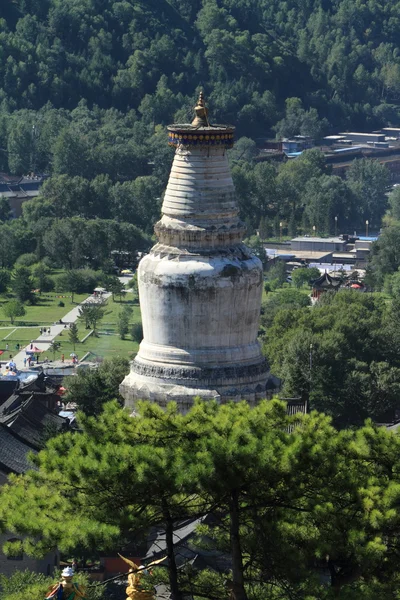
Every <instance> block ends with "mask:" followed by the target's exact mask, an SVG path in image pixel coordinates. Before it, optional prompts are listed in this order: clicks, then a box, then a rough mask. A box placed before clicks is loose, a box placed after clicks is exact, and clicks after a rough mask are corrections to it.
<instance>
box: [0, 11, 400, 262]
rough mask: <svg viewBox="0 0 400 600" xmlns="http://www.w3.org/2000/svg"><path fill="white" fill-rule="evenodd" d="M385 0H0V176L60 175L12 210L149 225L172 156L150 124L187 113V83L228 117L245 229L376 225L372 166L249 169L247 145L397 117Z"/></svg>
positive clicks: (379, 206) (399, 67)
mask: <svg viewBox="0 0 400 600" xmlns="http://www.w3.org/2000/svg"><path fill="white" fill-rule="evenodd" d="M398 8H399V5H398V3H395V2H394V1H392V2H387V3H385V4H383V5H380V4H378V3H375V2H368V3H366V2H350V1H349V0H341V1H336V2H329V3H328V2H326V1H325V0H314V1H313V0H307V1H303V2H277V1H276V0H272V1H270V2H268V3H266V2H262V1H261V0H251V1H250V0H218V1H217V0H195V1H190V2H189V1H188V0H170V1H169V2H168V1H167V0H158V1H155V0H147V1H146V2H144V1H143V0H142V1H139V0H125V1H121V2H116V1H114V0H84V1H83V0H82V1H80V2H77V1H76V0H63V1H61V0H14V1H11V0H6V1H5V2H3V3H2V4H1V7H0V56H1V58H2V60H0V150H1V152H0V171H7V172H10V173H14V174H23V173H27V172H28V171H35V172H46V173H49V174H51V175H52V176H54V177H57V176H62V175H66V176H68V178H75V179H74V180H73V182H72V181H71V182H69V181H68V182H66V180H62V179H59V178H57V179H55V180H54V181H52V182H49V185H48V187H47V188H46V189H45V190H44V193H43V197H42V199H41V200H40V202H38V203H35V204H34V206H32V208H31V210H27V212H26V214H25V218H26V221H27V222H29V223H30V224H32V223H33V222H37V221H38V220H39V219H43V218H47V219H57V218H72V217H82V218H84V219H93V218H95V217H101V218H105V219H117V220H119V221H121V222H129V223H131V224H132V225H135V226H137V227H138V228H140V229H141V230H143V231H146V232H147V233H150V232H151V231H152V226H153V223H154V221H155V220H156V219H157V216H158V214H159V207H160V201H161V197H162V191H163V189H164V188H165V185H166V182H167V177H168V172H169V168H170V163H171V159H172V155H171V150H170V149H169V148H168V146H167V144H166V140H165V134H164V126H165V125H166V124H168V123H169V122H172V121H174V120H175V121H187V120H188V119H190V118H191V112H192V106H193V103H194V98H195V96H196V94H197V92H198V90H199V89H200V88H202V89H204V91H205V93H206V97H207V101H208V104H209V107H210V115H211V116H212V120H213V121H214V122H218V121H222V122H231V123H233V124H234V125H235V126H236V127H237V133H238V138H239V139H240V138H242V139H241V143H239V144H238V149H237V150H236V151H233V153H232V159H231V162H232V167H233V176H234V182H235V185H236V187H237V190H238V199H239V204H240V206H241V211H242V217H243V218H244V219H245V220H246V223H247V225H248V226H249V229H250V233H253V232H254V231H255V230H256V229H259V230H261V231H262V234H265V235H272V234H274V233H275V234H276V231H277V228H278V227H279V222H280V221H281V220H283V221H284V233H288V234H294V233H296V232H297V231H304V232H306V231H308V229H310V228H311V226H312V225H315V226H316V228H317V231H318V232H320V233H332V232H333V229H334V227H335V223H334V217H335V216H337V215H338V214H339V215H340V219H341V222H340V223H339V228H340V229H341V230H342V231H352V230H353V229H354V228H357V227H358V228H359V227H361V226H362V224H363V223H365V219H368V220H369V222H370V223H371V226H373V227H375V228H376V229H377V228H378V227H379V226H380V221H381V217H382V215H383V214H384V211H385V209H386V204H387V202H386V198H385V196H384V191H385V187H386V184H387V176H385V174H384V173H383V172H379V169H375V172H372V171H373V168H372V167H371V168H368V166H365V165H364V166H362V165H361V166H359V167H358V169H357V168H355V169H353V172H352V173H350V176H349V179H348V181H347V182H345V183H341V182H340V181H339V180H338V179H337V178H333V177H332V176H331V174H330V172H329V170H328V169H327V168H326V167H325V166H324V165H323V164H322V157H320V158H318V157H315V156H314V157H313V158H312V159H311V157H308V158H307V159H306V160H305V161H304V162H302V163H301V164H297V165H296V166H295V165H292V166H290V165H283V166H282V167H279V168H277V167H275V166H274V165H269V164H262V165H258V164H256V162H255V160H254V159H255V153H256V149H255V143H254V141H252V139H254V138H256V137H259V136H260V135H272V136H274V135H275V134H276V135H292V134H296V133H303V134H311V135H313V136H315V137H316V138H318V136H319V135H321V134H322V133H324V132H327V131H334V130H337V129H342V128H345V127H351V128H353V129H354V128H364V127H369V128H371V127H378V126H380V125H383V124H385V125H386V124H388V123H391V124H393V125H398V124H400V119H399V114H398V113H399V111H398V106H397V102H398V100H399V94H400V57H399V56H398V50H397V46H398V45H399V44H398V37H399V35H400V34H399V33H398V31H399V21H400V17H399V16H398ZM244 136H246V137H245V138H244ZM296 162H298V161H296ZM367 171H368V172H367ZM105 174H107V177H105ZM79 178H80V179H79ZM368 178H369V180H373V182H374V183H373V189H372V188H371V187H369V188H368V192H369V191H371V190H372V196H371V194H369V195H370V196H371V198H372V200H368V203H369V205H365V203H366V200H365V196H366V194H365V192H366V189H365V183H364V182H365V181H366V180H368ZM82 199H83V200H82ZM310 199H311V200H310ZM249 200H250V202H249ZM0 212H1V211H0ZM0 220H2V221H4V220H6V216H4V215H2V214H0ZM49 223H50V222H47V225H46V228H47V229H48V228H49V227H50V224H49ZM13 227H14V226H13ZM18 227H20V226H18ZM42 227H43V223H42ZM36 229H37V228H36ZM30 237H31V238H32V231H31V232H30ZM38 243H39V242H38ZM24 251H25V252H26V251H28V250H26V248H25V250H24ZM9 262H10V261H9Z"/></svg>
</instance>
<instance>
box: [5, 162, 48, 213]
mask: <svg viewBox="0 0 400 600" xmlns="http://www.w3.org/2000/svg"><path fill="white" fill-rule="evenodd" d="M47 178H48V175H33V174H32V175H26V176H23V177H20V176H17V175H8V174H6V173H0V197H3V198H6V199H7V200H8V203H9V205H10V210H11V212H12V214H13V217H20V216H21V214H22V205H23V203H24V202H26V201H27V200H30V199H31V198H36V196H38V195H39V192H40V188H41V187H42V185H43V183H44V182H45V181H46V179H47Z"/></svg>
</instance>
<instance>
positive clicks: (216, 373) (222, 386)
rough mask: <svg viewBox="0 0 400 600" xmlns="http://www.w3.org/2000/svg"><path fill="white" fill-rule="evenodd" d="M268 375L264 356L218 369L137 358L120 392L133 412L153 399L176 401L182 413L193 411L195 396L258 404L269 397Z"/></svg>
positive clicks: (205, 398) (163, 402) (164, 403)
mask: <svg viewBox="0 0 400 600" xmlns="http://www.w3.org/2000/svg"><path fill="white" fill-rule="evenodd" d="M268 376H269V371H268V365H267V363H266V362H265V360H264V359H261V360H260V361H259V362H257V363H253V364H248V365H243V364H237V365H229V366H219V367H215V368H209V367H207V368H204V367H196V366H178V365H176V364H175V365H172V364H171V365H167V364H164V365H154V363H153V364H146V363H144V362H142V361H138V360H137V359H135V361H134V362H133V363H132V367H131V372H130V373H129V375H128V376H127V377H125V379H124V381H123V382H122V384H121V386H120V392H121V395H122V396H123V398H124V399H125V406H126V407H128V408H130V409H132V410H133V411H134V410H135V404H136V402H137V401H138V400H150V401H153V402H156V403H157V404H158V405H159V406H162V407H165V406H166V405H167V404H168V402H171V401H174V402H176V403H177V404H178V407H179V410H180V411H181V412H186V411H187V410H189V409H190V408H191V406H192V405H193V402H194V399H195V398H202V399H203V400H217V401H218V402H220V403H225V402H230V401H234V402H240V401H241V400H246V401H247V402H249V404H251V405H255V404H257V402H259V401H260V400H262V399H263V398H265V397H266V383H267V380H268Z"/></svg>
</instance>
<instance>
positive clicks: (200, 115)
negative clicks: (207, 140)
mask: <svg viewBox="0 0 400 600" xmlns="http://www.w3.org/2000/svg"><path fill="white" fill-rule="evenodd" d="M194 112H195V113H196V116H195V118H194V119H193V121H192V125H193V126H194V127H211V125H210V122H209V120H208V108H207V107H206V103H205V101H204V94H203V92H202V91H201V92H200V94H199V99H198V101H197V105H196V106H195V107H194Z"/></svg>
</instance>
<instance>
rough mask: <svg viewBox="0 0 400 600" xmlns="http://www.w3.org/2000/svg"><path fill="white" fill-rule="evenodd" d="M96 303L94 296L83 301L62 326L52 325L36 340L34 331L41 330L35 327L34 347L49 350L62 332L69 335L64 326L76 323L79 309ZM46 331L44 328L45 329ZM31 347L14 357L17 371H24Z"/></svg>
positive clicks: (64, 320)
mask: <svg viewBox="0 0 400 600" xmlns="http://www.w3.org/2000/svg"><path fill="white" fill-rule="evenodd" d="M110 296H111V294H110V293H108V292H107V293H106V294H103V295H102V299H103V300H107V299H108V298H109V297H110ZM94 301H96V298H95V297H94V296H89V297H88V298H86V299H85V300H83V302H81V303H80V304H77V305H76V306H75V308H73V309H72V310H70V311H69V312H68V313H67V314H66V315H64V317H63V318H62V319H61V320H62V324H60V323H55V324H54V325H51V326H50V327H46V328H45V329H46V333H43V334H42V335H39V336H38V337H36V338H35V336H34V333H33V332H34V331H38V330H39V329H40V327H37V328H36V327H35V328H34V329H33V330H32V342H31V343H32V344H33V345H34V346H36V348H40V350H44V351H46V350H48V349H49V347H50V344H51V342H52V341H53V340H54V339H55V338H56V337H57V336H58V335H60V333H61V332H64V331H65V334H66V335H67V333H68V329H65V328H64V324H65V323H67V324H69V323H75V321H77V320H78V317H79V307H80V306H82V304H85V303H86V302H94ZM43 329H44V328H43ZM49 329H50V333H48V330H49ZM29 347H30V343H29V344H27V345H26V346H25V347H24V348H23V349H22V350H20V352H18V354H16V355H15V356H14V357H13V360H14V362H15V364H16V365H17V369H18V370H21V369H24V368H25V367H24V358H26V356H27V354H26V350H29ZM41 356H43V357H44V356H45V354H44V353H42V354H41ZM3 357H4V358H3V359H8V356H6V355H3Z"/></svg>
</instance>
